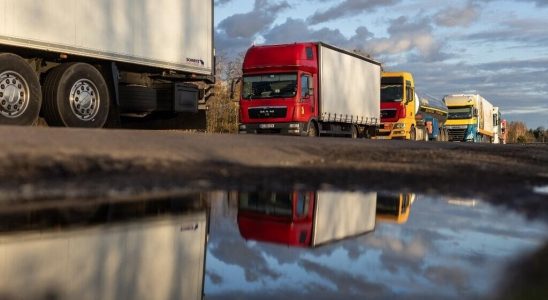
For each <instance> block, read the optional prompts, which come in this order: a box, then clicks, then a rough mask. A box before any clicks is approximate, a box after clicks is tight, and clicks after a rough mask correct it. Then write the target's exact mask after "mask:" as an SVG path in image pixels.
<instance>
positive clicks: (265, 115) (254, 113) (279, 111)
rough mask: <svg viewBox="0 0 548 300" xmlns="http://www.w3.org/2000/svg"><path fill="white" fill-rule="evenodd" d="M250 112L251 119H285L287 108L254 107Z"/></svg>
mask: <svg viewBox="0 0 548 300" xmlns="http://www.w3.org/2000/svg"><path fill="white" fill-rule="evenodd" d="M248 112H249V117H250V118H251V119H271V118H285V117H286V115H287V107H254V108H250V109H249V110H248Z"/></svg>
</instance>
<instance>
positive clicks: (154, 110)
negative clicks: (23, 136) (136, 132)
mask: <svg viewBox="0 0 548 300" xmlns="http://www.w3.org/2000/svg"><path fill="white" fill-rule="evenodd" d="M0 15H1V16H2V21H1V22H0V53H2V54H1V55H0V81H1V82H3V84H2V85H1V86H0V104H1V105H0V124H18V125H19V124H31V123H33V122H34V121H35V120H36V117H37V116H38V113H39V112H40V113H41V115H42V116H44V117H45V119H46V121H47V122H48V124H50V125H55V126H68V127H103V126H104V125H105V124H106V121H107V117H108V116H109V114H110V116H111V117H114V118H116V117H118V116H117V115H116V114H113V113H120V114H123V115H132V116H150V115H151V114H159V113H162V114H164V115H166V114H169V113H171V114H178V113H197V112H198V110H199V103H198V102H199V100H200V99H202V98H203V95H204V91H203V90H200V89H199V88H198V86H197V85H195V84H190V83H192V82H197V81H198V82H204V83H212V82H213V81H214V64H215V63H214V45H213V30H214V28H213V27H214V26H213V0H210V1H208V0H206V1H204V0H157V1H152V0H131V1H129V0H0ZM71 73H76V75H74V76H69V75H70V74H71ZM42 91H43V93H42ZM42 94H43V95H44V99H41V95H42ZM42 102H44V103H43V105H42ZM41 109H42V110H41ZM40 110H41V111H40Z"/></svg>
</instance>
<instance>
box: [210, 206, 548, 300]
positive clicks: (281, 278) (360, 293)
mask: <svg viewBox="0 0 548 300" xmlns="http://www.w3.org/2000/svg"><path fill="white" fill-rule="evenodd" d="M215 203H220V202H216V201H213V203H212V204H213V210H212V217H213V219H212V223H211V231H210V239H209V245H208V253H207V254H208V255H207V260H206V272H207V276H206V282H205V293H206V298H211V297H219V298H227V297H228V298H230V297H233V298H237V297H240V296H241V297H243V298H246V299H249V298H262V299H264V298H284V297H285V296H287V297H289V298H295V297H299V296H301V297H306V298H310V299H329V298H340V299H348V298H363V297H371V298H393V297H396V296H404V298H418V299H424V298H433V299H436V298H440V297H442V298H461V297H465V298H470V297H473V296H476V295H478V296H486V295H488V294H489V293H490V292H492V291H493V290H494V289H495V284H497V283H498V282H499V279H500V276H504V273H503V271H504V269H505V267H506V266H507V265H508V263H510V262H511V260H512V259H515V258H517V256H518V255H522V254H527V253H528V252H529V251H532V250H534V249H536V248H538V247H539V246H540V245H541V243H542V242H545V241H546V239H547V238H548V234H547V232H548V231H547V229H548V226H547V225H546V224H544V223H540V222H530V221H527V220H526V219H524V218H523V217H522V216H521V215H518V214H515V213H513V212H509V211H506V210H504V209H502V208H500V207H495V206H492V205H489V204H487V203H484V202H481V201H474V202H471V200H470V201H468V200H466V199H456V200H455V199H452V200H451V199H445V198H441V199H440V198H431V197H424V196H420V197H418V199H417V200H416V201H414V203H413V204H412V206H411V212H410V216H409V219H408V220H407V222H406V223H404V224H396V223H385V222H380V221H377V224H376V227H375V231H374V232H372V233H370V234H367V235H364V236H360V237H357V238H355V239H348V240H343V241H340V242H337V243H334V244H329V245H325V246H322V247H319V248H314V249H306V248H292V247H288V246H283V245H275V244H270V243H262V242H255V241H247V242H246V241H245V240H244V239H243V238H242V237H241V236H240V234H239V230H238V224H237V223H236V218H235V215H236V214H237V212H236V209H237V207H236V206H237V205H235V204H234V203H233V206H229V207H227V206H225V205H219V204H217V205H215ZM470 203H473V204H474V205H468V204H470ZM229 216H230V217H229Z"/></svg>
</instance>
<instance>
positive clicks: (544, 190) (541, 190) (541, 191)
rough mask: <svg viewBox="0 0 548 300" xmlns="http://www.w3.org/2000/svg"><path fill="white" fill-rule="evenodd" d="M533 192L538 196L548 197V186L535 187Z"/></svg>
mask: <svg viewBox="0 0 548 300" xmlns="http://www.w3.org/2000/svg"><path fill="white" fill-rule="evenodd" d="M533 191H534V192H535V193H537V194H543V195H548V186H539V187H535V189H534V190H533Z"/></svg>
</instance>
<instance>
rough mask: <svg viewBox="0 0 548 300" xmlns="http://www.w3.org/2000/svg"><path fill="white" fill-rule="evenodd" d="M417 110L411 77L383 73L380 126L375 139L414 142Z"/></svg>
mask: <svg viewBox="0 0 548 300" xmlns="http://www.w3.org/2000/svg"><path fill="white" fill-rule="evenodd" d="M418 108H419V103H418V100H417V99H416V96H415V81H414V79H413V75H412V74H411V73H409V72H383V73H382V78H381V126H380V129H379V132H378V134H377V138H378V139H406V140H416V139H417V121H416V119H415V115H416V112H417V111H418Z"/></svg>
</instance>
